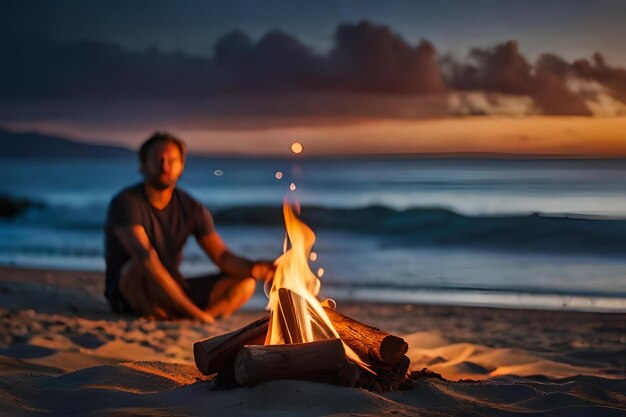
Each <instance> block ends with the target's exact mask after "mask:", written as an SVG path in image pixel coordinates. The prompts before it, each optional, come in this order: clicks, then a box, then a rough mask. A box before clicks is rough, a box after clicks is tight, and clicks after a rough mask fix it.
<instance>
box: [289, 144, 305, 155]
mask: <svg viewBox="0 0 626 417" xmlns="http://www.w3.org/2000/svg"><path fill="white" fill-rule="evenodd" d="M303 149H304V148H303V147H302V144H301V143H300V142H294V143H292V144H291V152H293V153H295V154H296V155H297V154H300V153H302V150H303Z"/></svg>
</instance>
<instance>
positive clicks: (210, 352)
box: [193, 317, 269, 375]
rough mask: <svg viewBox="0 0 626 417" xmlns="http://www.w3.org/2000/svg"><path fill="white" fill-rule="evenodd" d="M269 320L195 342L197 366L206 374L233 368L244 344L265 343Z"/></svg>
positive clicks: (262, 320)
mask: <svg viewBox="0 0 626 417" xmlns="http://www.w3.org/2000/svg"><path fill="white" fill-rule="evenodd" d="M268 322H269V317H264V318H262V319H260V320H257V321H255V322H254V323H251V324H249V325H247V326H246V327H243V328H241V329H239V330H235V331H233V332H230V333H226V334H223V335H220V336H216V337H212V338H209V339H206V340H201V341H199V342H196V343H194V345H193V356H194V359H195V361H196V367H197V368H198V370H199V371H200V372H202V373H203V374H205V375H210V374H212V373H215V372H220V371H224V370H228V368H230V369H231V370H232V364H233V362H234V360H235V357H236V356H237V353H239V350H240V349H241V348H242V347H243V346H244V345H254V344H263V341H264V340H265V335H266V334H267V326H268ZM231 372H232V371H231Z"/></svg>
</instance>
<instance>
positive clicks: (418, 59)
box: [329, 21, 446, 94]
mask: <svg viewBox="0 0 626 417" xmlns="http://www.w3.org/2000/svg"><path fill="white" fill-rule="evenodd" d="M329 61H330V64H329V65H330V66H331V67H332V68H333V72H334V74H335V77H336V79H335V82H336V86H335V87H336V88H347V89H351V90H355V91H376V92H382V93H404V94H406V93H441V92H443V91H445V90H446V87H445V86H444V84H443V80H442V78H441V74H440V72H439V65H438V63H437V53H436V51H435V48H434V47H433V45H432V44H431V43H429V42H428V41H422V42H421V43H420V44H419V45H418V46H417V47H412V46H411V45H409V44H408V43H407V42H405V41H404V40H403V39H402V38H401V37H400V36H398V35H395V34H393V33H392V32H391V29H389V28H388V27H387V26H378V25H375V24H373V23H370V22H367V21H364V22H361V23H359V24H358V25H348V24H346V25H340V26H339V28H338V29H337V33H336V35H335V47H334V48H333V50H332V51H331V53H330V56H329Z"/></svg>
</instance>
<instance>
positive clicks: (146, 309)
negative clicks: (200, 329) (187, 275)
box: [120, 261, 212, 321]
mask: <svg viewBox="0 0 626 417" xmlns="http://www.w3.org/2000/svg"><path fill="white" fill-rule="evenodd" d="M172 285H178V284H177V283H175V282H173V283H172ZM120 291H121V292H122V295H124V297H125V298H126V300H127V301H128V303H129V304H130V305H131V307H132V308H133V309H134V310H135V311H136V312H137V313H139V314H142V315H146V316H151V317H155V318H157V319H161V320H167V319H172V318H176V317H180V316H181V312H179V311H177V308H176V305H180V300H173V297H175V296H176V295H175V294H171V293H168V292H167V291H166V290H165V289H164V288H163V287H161V286H160V285H159V284H158V283H157V282H156V281H155V280H153V279H150V278H149V277H148V276H147V275H146V273H145V272H144V270H143V268H142V266H141V265H140V264H139V263H137V262H134V261H129V262H128V263H127V264H126V265H125V266H124V268H123V269H122V274H121V275H120ZM182 296H185V295H182ZM184 302H186V303H189V304H193V303H192V302H191V300H189V299H186V300H184ZM194 308H196V309H197V310H198V312H199V313H200V314H201V315H203V316H207V314H206V313H205V312H204V311H202V310H200V309H199V308H197V307H195V305H194ZM209 319H211V320H212V317H210V316H207V319H206V320H205V321H211V320H209Z"/></svg>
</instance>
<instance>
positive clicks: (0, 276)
mask: <svg viewBox="0 0 626 417" xmlns="http://www.w3.org/2000/svg"><path fill="white" fill-rule="evenodd" d="M57 275H63V276H68V277H71V278H68V279H66V280H59V279H57V278H55V276H57ZM5 280H8V281H19V282H43V283H47V282H52V283H54V284H55V285H60V286H64V287H68V288H72V287H77V288H83V289H85V288H86V289H89V291H90V293H91V294H93V295H94V296H100V295H101V294H103V291H104V272H102V271H97V270H78V269H66V268H59V269H56V268H42V267H37V266H35V267H29V266H17V265H3V264H0V282H2V281H5ZM73 281H78V282H80V285H77V283H76V282H73ZM411 290H412V292H410V293H409V292H407V291H405V290H403V289H399V288H381V287H375V288H368V287H366V286H363V287H350V286H341V285H340V286H337V285H332V284H326V285H324V284H323V285H322V292H321V295H324V296H326V297H329V298H333V299H335V300H337V301H341V302H343V303H348V304H352V303H367V304H372V303H373V304H390V305H415V306H441V307H442V308H448V307H464V308H492V309H505V310H522V311H528V310H530V311H554V312H586V313H599V314H625V313H626V298H624V297H608V296H602V295H585V294H582V293H581V294H561V293H550V292H536V293H532V292H521V291H503V290H492V289H480V288H476V289H457V288H424V289H415V288H412V289H411ZM452 300H454V302H450V301H452ZM266 304H267V298H266V296H265V295H264V294H263V292H262V291H260V289H257V292H256V293H255V295H254V296H253V298H252V299H251V300H249V302H248V303H247V304H246V305H244V307H243V309H244V310H246V311H249V310H262V309H263V308H264V307H265V305H266Z"/></svg>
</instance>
